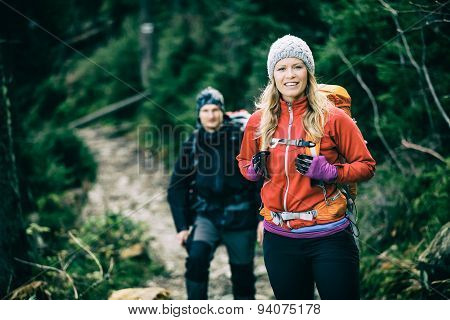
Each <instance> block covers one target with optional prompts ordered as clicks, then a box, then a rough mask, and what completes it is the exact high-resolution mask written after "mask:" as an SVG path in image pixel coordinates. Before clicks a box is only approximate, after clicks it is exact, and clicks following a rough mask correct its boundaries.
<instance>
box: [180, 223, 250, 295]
mask: <svg viewBox="0 0 450 320" xmlns="http://www.w3.org/2000/svg"><path fill="white" fill-rule="evenodd" d="M189 238H190V239H188V243H187V249H188V257H187V259H186V274H185V276H186V286H187V289H188V290H187V291H188V299H207V285H206V286H205V285H204V284H205V283H206V284H207V282H208V276H209V266H210V263H211V260H212V259H213V257H214V252H215V250H216V248H217V247H218V245H219V244H221V243H223V244H224V245H225V247H226V249H227V252H228V258H229V263H230V267H231V282H232V284H233V296H234V298H235V299H254V296H255V276H254V274H253V257H254V255H255V241H256V228H255V230H242V231H224V230H219V229H217V228H216V227H215V225H214V224H213V223H212V222H211V221H210V220H209V219H207V218H204V217H202V216H197V218H196V220H195V223H194V229H193V230H192V232H191V234H190V236H189ZM202 284H203V285H202Z"/></svg>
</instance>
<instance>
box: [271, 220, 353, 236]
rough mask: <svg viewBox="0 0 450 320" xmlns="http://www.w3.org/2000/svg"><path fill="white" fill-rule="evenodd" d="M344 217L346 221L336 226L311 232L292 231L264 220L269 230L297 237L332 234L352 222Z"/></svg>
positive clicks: (280, 234) (281, 234)
mask: <svg viewBox="0 0 450 320" xmlns="http://www.w3.org/2000/svg"><path fill="white" fill-rule="evenodd" d="M344 219H345V222H344V223H342V224H340V225H338V226H336V227H335V228H333V229H330V230H323V231H315V232H314V231H311V232H302V233H297V232H290V231H287V230H286V229H283V228H281V227H278V226H276V225H273V224H271V223H270V222H267V221H266V220H264V229H265V230H267V231H268V232H271V233H275V234H277V235H279V236H283V237H288V238H295V239H302V238H303V239H305V238H308V239H310V238H320V237H325V236H330V235H332V234H335V233H337V232H339V231H342V230H344V229H345V228H347V227H348V225H349V224H350V220H349V219H346V218H344Z"/></svg>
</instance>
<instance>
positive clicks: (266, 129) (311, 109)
mask: <svg viewBox="0 0 450 320" xmlns="http://www.w3.org/2000/svg"><path fill="white" fill-rule="evenodd" d="M305 90H306V95H307V97H308V102H309V105H308V109H307V111H306V113H305V114H304V116H303V118H302V122H303V127H304V128H305V131H306V133H307V134H308V136H309V138H311V139H312V140H313V141H314V142H319V141H320V139H321V138H322V137H323V135H324V131H323V128H324V126H325V123H326V120H327V116H328V113H329V106H330V105H332V103H331V102H330V101H329V100H328V98H327V97H326V96H325V94H323V93H322V92H320V91H319V86H318V85H317V81H316V78H315V77H314V75H313V74H311V73H310V72H309V71H308V84H307V86H306V89H305ZM255 106H256V109H259V110H261V111H262V115H261V122H260V124H259V128H258V131H257V133H256V137H257V138H260V140H261V143H260V148H261V150H267V149H268V148H269V145H270V140H271V139H272V136H273V134H274V133H275V130H276V128H277V125H278V119H279V117H280V113H281V106H280V92H279V91H278V89H277V88H276V86H275V81H274V79H273V78H272V79H271V80H270V81H269V83H268V84H267V86H266V87H265V89H264V90H263V92H262V93H261V95H260V97H259V99H258V101H257V102H256V104H255Z"/></svg>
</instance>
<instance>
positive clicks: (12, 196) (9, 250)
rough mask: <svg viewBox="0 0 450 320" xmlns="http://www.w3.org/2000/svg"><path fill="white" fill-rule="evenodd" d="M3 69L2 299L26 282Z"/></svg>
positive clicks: (0, 87) (0, 90)
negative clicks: (21, 261) (22, 262)
mask: <svg viewBox="0 0 450 320" xmlns="http://www.w3.org/2000/svg"><path fill="white" fill-rule="evenodd" d="M7 94H8V92H7V86H6V80H5V75H4V71H3V65H2V63H1V61H0V194H1V199H0V299H3V298H5V297H6V295H7V294H8V293H9V292H10V291H11V290H12V289H13V288H14V287H15V286H17V285H20V284H23V283H24V282H25V281H26V280H27V278H25V277H26V275H25V274H26V272H25V268H24V266H22V265H19V263H18V262H17V261H15V260H14V258H15V257H24V256H25V255H26V248H27V245H26V237H25V231H24V225H23V221H22V210H21V205H20V196H19V184H18V179H17V174H16V163H15V156H14V151H13V140H12V128H11V110H10V102H9V99H8V96H7Z"/></svg>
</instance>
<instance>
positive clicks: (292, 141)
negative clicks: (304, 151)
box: [270, 138, 316, 148]
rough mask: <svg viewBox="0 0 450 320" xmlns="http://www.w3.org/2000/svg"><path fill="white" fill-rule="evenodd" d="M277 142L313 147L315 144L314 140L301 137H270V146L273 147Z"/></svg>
mask: <svg viewBox="0 0 450 320" xmlns="http://www.w3.org/2000/svg"><path fill="white" fill-rule="evenodd" d="M278 144H285V145H290V146H297V147H306V148H313V147H314V146H315V145H316V144H315V143H314V142H311V141H308V140H303V139H285V138H272V140H271V141H270V148H275V147H276V146H277V145H278Z"/></svg>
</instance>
